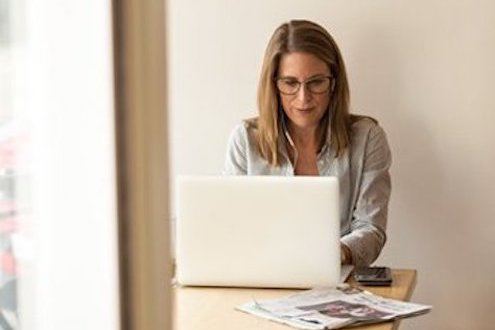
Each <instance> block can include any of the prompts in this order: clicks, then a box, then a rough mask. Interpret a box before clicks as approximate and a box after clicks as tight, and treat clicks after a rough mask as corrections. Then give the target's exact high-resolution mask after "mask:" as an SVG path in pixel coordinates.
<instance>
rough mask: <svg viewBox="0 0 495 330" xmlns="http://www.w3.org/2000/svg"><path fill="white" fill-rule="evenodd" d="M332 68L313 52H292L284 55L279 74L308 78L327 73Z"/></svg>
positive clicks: (281, 59)
mask: <svg viewBox="0 0 495 330" xmlns="http://www.w3.org/2000/svg"><path fill="white" fill-rule="evenodd" d="M329 73H330V70H329V68H328V66H327V64H326V63H325V62H323V61H322V60H320V59H319V58H318V57H316V56H315V55H313V54H310V53H303V52H292V53H287V54H284V55H282V57H281V58H280V63H279V66H278V75H279V76H283V77H296V78H300V79H307V78H310V77H313V76H317V75H327V74H329Z"/></svg>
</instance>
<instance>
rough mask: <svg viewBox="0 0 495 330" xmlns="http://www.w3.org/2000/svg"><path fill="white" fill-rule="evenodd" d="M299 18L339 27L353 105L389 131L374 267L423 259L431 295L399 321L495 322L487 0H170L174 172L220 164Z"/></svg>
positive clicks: (491, 38)
mask: <svg viewBox="0 0 495 330" xmlns="http://www.w3.org/2000/svg"><path fill="white" fill-rule="evenodd" d="M295 18H300V19H309V20H312V21H316V22H318V23H319V24H321V25H323V26H324V27H326V28H327V29H328V30H329V32H330V33H331V34H332V35H333V36H334V38H335V39H336V42H337V44H338V45H339V46H340V49H341V51H342V53H343V56H344V60H345V62H346V66H347V73H348V76H349V79H350V88H351V103H352V112H354V113H360V114H366V115H370V116H373V117H375V118H376V119H378V121H379V122H380V124H381V125H382V126H383V127H384V129H385V131H386V132H387V135H388V139H389V142H390V145H391V148H392V153H393V165H392V180H393V192H392V200H391V205H390V213H389V225H388V242H387V244H386V247H385V250H384V251H383V253H382V256H381V257H380V258H379V260H378V261H377V262H376V264H378V265H387V266H390V267H393V268H411V269H417V270H418V283H417V287H416V290H415V292H414V294H413V298H412V301H417V302H420V303H426V304H432V305H433V306H434V309H433V311H432V312H431V313H430V314H428V315H426V316H421V317H417V318H413V319H411V320H406V321H404V322H403V323H402V324H401V328H403V329H489V328H492V327H493V324H495V314H494V313H491V312H490V309H491V307H492V306H493V304H494V303H495V284H494V282H493V280H492V278H493V276H494V274H495V250H494V248H493V246H495V221H494V219H495V203H494V202H493V201H492V199H493V196H495V171H494V170H493V168H495V144H494V141H495V129H494V123H495V98H494V97H493V91H492V90H493V87H494V86H495V62H494V61H493V58H495V23H494V22H495V3H494V2H493V1H486V0H485V1H466V0H462V1H445V0H429V1H426V0H419V1H392V0H374V1H358V0H350V1H349V0H335V1H326V0H317V1H309V2H308V1H296V0H284V1H281V0H275V1H262V0H253V1H241V2H239V1H235V2H232V1H227V0H206V1H200V2H196V1H192V0H170V1H169V11H168V17H167V21H168V26H169V29H168V40H169V47H168V54H169V56H168V58H169V75H168V78H169V79H168V81H169V113H170V122H171V125H170V128H171V135H170V136H171V148H172V150H171V157H172V159H171V166H172V167H171V175H172V177H173V176H174V175H175V174H218V173H220V172H221V170H222V167H223V161H224V156H225V151H226V141H227V138H228V136H229V133H230V132H231V129H232V128H233V127H234V125H236V124H237V123H239V122H240V121H241V120H242V119H244V118H248V117H251V116H254V115H256V87H257V82H258V76H259V73H260V68H261V61H262V56H263V52H264V49H265V47H266V44H267V43H268V39H269V37H270V36H271V34H272V32H273V31H274V29H275V28H276V27H277V26H278V25H280V24H281V23H282V22H285V21H287V20H290V19H295ZM172 196H173V195H172ZM174 212H175V211H174V210H173V203H172V213H174Z"/></svg>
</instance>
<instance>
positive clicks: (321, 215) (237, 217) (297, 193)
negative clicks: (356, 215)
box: [176, 176, 340, 288]
mask: <svg viewBox="0 0 495 330" xmlns="http://www.w3.org/2000/svg"><path fill="white" fill-rule="evenodd" d="M338 196H339V189H338V180H337V179H336V178H334V177H274V176H227V177H226V176H222V177H220V176H218V177H215V176H182V177H178V178H177V199H176V202H177V228H176V234H177V237H176V238H177V241H176V243H177V246H176V257H177V260H176V261H177V273H176V276H177V281H178V282H179V283H180V284H182V285H202V286H241V287H277V288H309V287H315V286H335V285H337V284H338V282H339V277H340V247H339V233H340V221H339V202H338Z"/></svg>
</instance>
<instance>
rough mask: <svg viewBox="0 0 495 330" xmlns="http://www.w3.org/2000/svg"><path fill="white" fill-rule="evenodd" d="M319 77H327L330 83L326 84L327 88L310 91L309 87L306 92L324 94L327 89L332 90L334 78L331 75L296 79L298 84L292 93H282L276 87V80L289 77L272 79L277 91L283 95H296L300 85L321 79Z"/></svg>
mask: <svg viewBox="0 0 495 330" xmlns="http://www.w3.org/2000/svg"><path fill="white" fill-rule="evenodd" d="M290 78H293V77H290ZM321 78H327V79H328V80H329V81H330V84H329V85H328V88H327V89H326V90H325V91H323V92H313V91H311V90H310V89H309V88H307V89H306V90H307V91H308V92H310V93H311V94H325V93H327V92H328V91H330V90H333V88H334V85H335V78H334V77H333V76H331V75H321V76H315V77H311V78H308V79H306V80H303V81H299V80H297V79H296V81H297V83H298V84H299V85H298V86H297V89H296V91H295V92H294V93H284V92H282V91H281V90H280V88H279V87H278V82H279V81H280V80H284V79H285V80H286V79H289V77H275V78H274V79H273V80H274V82H275V87H276V88H277V90H278V91H279V93H281V94H283V95H296V94H297V93H299V90H300V89H301V86H303V85H304V86H306V85H307V83H308V82H311V81H312V80H316V79H321Z"/></svg>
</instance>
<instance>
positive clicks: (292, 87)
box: [277, 77, 331, 95]
mask: <svg viewBox="0 0 495 330" xmlns="http://www.w3.org/2000/svg"><path fill="white" fill-rule="evenodd" d="M330 83H331V79H330V78H329V77H318V78H314V79H311V80H308V81H306V82H303V84H305V85H306V88H307V89H308V90H309V91H310V92H311V93H314V94H322V93H325V92H327V91H328V90H329V89H330ZM300 87H301V82H299V81H297V80H296V79H290V78H281V79H278V80H277V88H278V90H279V92H280V93H282V94H288V95H294V94H296V93H297V92H298V91H299V88H300Z"/></svg>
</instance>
